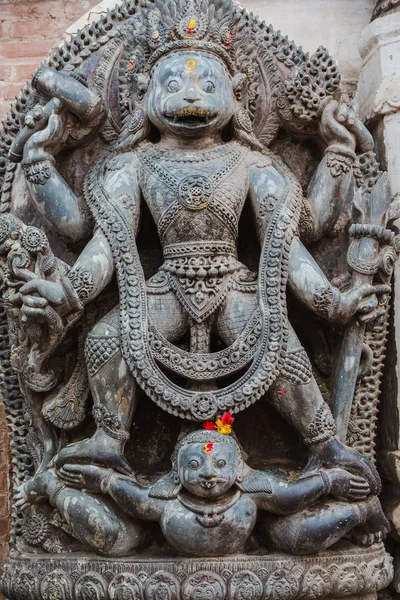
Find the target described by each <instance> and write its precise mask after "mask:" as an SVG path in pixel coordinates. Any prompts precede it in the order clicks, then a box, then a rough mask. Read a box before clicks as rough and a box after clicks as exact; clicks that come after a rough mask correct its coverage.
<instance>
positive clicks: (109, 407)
mask: <svg viewBox="0 0 400 600" xmlns="http://www.w3.org/2000/svg"><path fill="white" fill-rule="evenodd" d="M118 320H119V311H118V307H117V308H115V309H113V310H112V311H111V312H109V313H108V314H107V315H106V316H105V317H104V318H103V319H101V321H99V323H97V325H95V327H94V328H93V329H92V330H91V332H90V333H89V335H88V337H87V340H86V349H85V353H86V363H87V368H88V374H89V384H90V389H91V392H92V397H93V411H92V412H93V417H94V420H95V422H96V425H97V429H96V432H95V434H94V435H93V437H91V438H90V439H87V440H83V441H81V442H77V443H74V444H71V445H69V446H67V447H66V448H64V449H63V450H62V451H61V452H60V453H59V455H58V457H57V461H56V464H57V465H58V466H61V465H62V464H65V463H67V462H72V463H74V462H75V463H94V464H98V465H101V466H104V467H111V468H113V469H115V470H117V471H120V472H122V473H131V468H130V466H129V464H128V462H127V461H126V460H125V458H124V447H125V444H126V442H127V440H128V439H129V430H130V427H131V424H132V418H133V414H134V412H135V409H136V405H137V385H136V382H135V380H134V378H133V375H132V374H131V371H130V369H129V367H128V365H127V364H126V362H125V360H124V359H123V357H122V354H121V351H120V332H119V323H118Z"/></svg>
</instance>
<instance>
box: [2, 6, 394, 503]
mask: <svg viewBox="0 0 400 600" xmlns="http://www.w3.org/2000/svg"><path fill="white" fill-rule="evenodd" d="M120 14H121V23H120V25H119V26H118V27H116V30H115V34H114V35H113V37H112V38H111V39H110V38H107V35H106V33H104V35H105V38H104V40H103V42H101V43H102V44H103V46H104V48H103V49H100V50H99V52H98V53H97V54H96V52H94V51H93V56H92V57H90V56H89V55H88V56H89V58H88V60H87V61H86V62H83V64H81V65H80V70H78V71H77V70H76V69H75V68H74V67H73V64H74V63H72V64H71V65H67V67H68V68H66V69H64V72H63V71H62V70H61V67H60V68H58V67H57V65H56V64H55V63H54V61H53V63H52V62H51V61H50V67H54V66H56V67H57V69H56V70H54V69H51V68H50V67H40V68H39V70H38V71H37V73H36V75H35V77H34V79H33V82H32V85H33V88H32V91H31V93H32V95H33V98H34V100H35V101H36V102H38V105H37V106H36V108H32V110H30V111H29V112H28V113H27V115H26V116H25V127H24V129H22V130H21V132H20V134H19V136H17V138H16V140H15V141H14V144H13V146H12V148H11V151H10V156H11V157H13V158H14V160H18V158H19V156H20V154H21V152H22V153H23V160H22V169H21V175H20V177H21V178H22V177H23V178H24V182H25V184H26V186H27V190H28V192H29V199H28V201H27V202H28V203H29V207H30V209H29V210H31V209H32V208H33V209H34V211H35V217H32V220H31V221H30V223H31V224H30V225H24V224H23V223H21V221H19V220H18V218H17V217H18V216H21V210H20V209H19V208H18V206H17V204H16V205H15V206H14V209H13V211H14V213H15V215H16V216H13V217H12V218H11V217H10V218H9V217H2V220H1V222H0V225H1V229H0V236H1V237H0V242H1V246H0V253H1V255H2V256H3V257H4V261H3V262H4V265H5V266H4V273H5V278H4V279H5V282H6V292H5V301H6V306H7V311H8V314H9V317H10V319H11V322H12V324H13V325H12V334H13V340H14V350H13V364H14V367H15V368H16V369H17V370H18V371H19V373H20V380H21V381H22V382H23V383H22V385H23V388H24V390H25V393H26V398H27V400H26V402H27V405H28V406H29V410H28V411H27V412H28V413H29V414H30V415H31V418H32V420H33V423H34V426H35V428H36V431H37V433H38V435H39V437H40V438H41V447H42V452H41V462H40V465H39V466H38V471H39V472H43V471H45V470H46V468H48V466H49V463H50V467H51V468H52V469H53V468H56V469H62V468H63V467H64V466H65V465H71V464H73V465H96V466H97V467H99V468H101V469H111V470H114V471H115V472H116V473H119V474H124V475H130V474H131V473H132V467H131V465H130V464H129V461H128V460H127V458H126V457H125V453H124V449H125V445H126V443H127V440H128V439H129V437H130V431H131V426H132V422H133V419H134V414H135V409H136V406H137V402H138V396H139V392H140V390H141V391H142V392H144V393H145V395H146V396H147V397H148V401H149V402H150V401H153V402H155V403H156V404H157V405H158V406H159V407H161V409H163V410H165V411H167V412H168V413H170V414H172V415H174V416H175V417H176V418H179V419H183V420H187V421H197V422H204V421H208V420H210V419H215V418H217V417H218V416H220V415H221V414H223V413H225V412H226V411H230V412H231V413H239V412H240V411H242V410H244V409H245V408H247V407H249V406H250V405H251V404H253V403H254V402H255V401H257V400H259V399H260V398H261V397H264V396H265V395H268V399H269V401H270V403H271V404H272V405H273V407H274V408H275V409H276V410H277V411H278V412H279V413H280V414H281V415H282V416H283V417H284V419H286V420H287V421H288V422H289V423H290V424H291V425H292V426H293V427H294V428H295V429H296V430H297V432H298V433H299V435H300V436H301V438H302V440H303V442H304V444H305V445H306V446H307V447H308V448H309V453H310V461H309V471H310V472H311V471H312V469H318V468H320V467H321V466H326V467H328V468H329V467H333V466H338V465H341V466H343V467H346V468H349V469H350V471H353V472H355V473H357V474H358V476H361V477H364V478H365V479H366V480H367V481H368V485H369V486H370V488H369V489H370V490H371V493H372V494H373V493H376V491H377V490H378V488H379V478H378V476H377V474H376V472H375V469H374V468H373V467H372V465H371V464H370V463H369V462H368V461H367V460H366V459H365V458H362V457H361V456H360V455H359V454H358V453H357V452H355V451H354V450H352V449H350V448H348V447H346V446H345V445H344V444H343V443H342V442H340V441H339V440H338V439H337V438H336V437H335V436H336V425H335V422H334V419H333V417H332V414H331V412H330V409H329V408H328V405H327V404H326V403H325V401H324V399H323V396H322V393H321V391H320V388H319V386H318V384H317V382H316V380H315V378H314V376H313V370H312V367H311V363H310V360H309V357H308V355H307V353H306V352H305V350H304V348H303V346H302V344H301V343H300V341H299V338H298V336H297V335H296V332H295V330H294V328H293V326H292V325H291V323H290V322H289V320H288V311H287V294H288V291H289V290H290V293H291V294H292V295H293V296H294V297H295V298H296V299H297V300H298V301H299V302H300V303H302V304H303V305H304V306H305V307H306V308H307V309H309V310H310V311H312V312H314V313H315V314H316V315H319V316H320V317H322V318H323V319H325V320H327V321H330V322H332V323H337V324H341V325H345V324H347V323H348V322H350V320H351V319H352V318H353V317H355V315H357V314H358V313H359V312H362V314H363V317H364V319H365V320H368V316H369V315H371V318H374V316H376V309H377V305H378V300H377V295H376V294H377V293H379V292H381V293H382V292H383V293H385V292H387V289H386V288H385V287H384V286H383V287H382V286H381V289H378V288H376V287H374V286H373V285H372V280H370V281H368V282H364V283H363V284H361V285H357V286H350V287H349V288H347V289H346V290H345V291H343V290H341V289H339V288H338V287H335V286H334V285H332V283H331V282H330V281H329V280H328V278H327V276H326V275H325V273H324V272H323V270H322V269H321V267H320V266H319V265H318V264H317V262H316V261H315V260H314V258H313V257H312V255H311V254H310V252H309V251H308V250H307V248H306V245H305V244H307V243H308V242H311V241H312V242H316V241H318V240H320V239H321V238H322V237H323V236H324V235H326V234H327V232H329V231H330V230H331V229H332V227H333V226H334V224H335V223H336V221H337V220H338V218H339V215H340V214H341V212H342V209H343V205H344V202H345V200H346V198H347V196H348V193H349V190H350V189H351V186H352V167H353V164H354V162H355V160H356V150H359V151H361V152H367V151H369V150H370V149H371V137H370V135H369V133H368V132H367V130H366V129H365V127H364V126H363V125H362V123H361V122H360V121H359V120H358V118H357V116H356V114H355V112H354V110H353V108H352V107H351V106H350V105H348V104H346V103H345V102H342V96H341V93H340V90H339V82H340V77H339V75H338V71H337V67H336V64H335V63H334V61H332V59H330V57H329V56H328V55H327V53H326V51H324V50H319V51H318V52H317V54H316V55H315V56H314V57H313V58H312V59H310V60H309V59H308V58H307V57H305V55H304V54H303V53H302V52H301V51H300V50H297V49H295V48H294V47H292V46H290V45H289V44H288V43H287V41H285V40H283V39H281V38H279V36H278V35H277V34H275V33H274V32H273V31H272V29H271V28H268V27H266V25H265V24H264V23H260V22H259V21H258V20H257V19H256V18H255V17H253V16H251V15H249V14H248V13H247V12H246V11H244V10H243V9H241V8H240V7H239V6H238V5H236V4H232V3H230V2H222V1H221V0H191V1H190V2H184V1H181V0H167V1H164V2H161V1H160V2H159V1H155V2H148V3H141V2H134V1H133V0H132V1H131V0H128V1H127V2H125V4H124V5H123V6H122V7H121V8H120ZM105 40H106V41H105ZM99 43H100V42H99ZM101 43H100V46H101ZM89 54H90V52H89ZM67 62H68V61H67ZM280 127H284V128H286V129H287V130H291V131H296V132H301V133H302V134H303V135H308V136H314V137H315V138H317V139H318V140H319V142H320V143H321V144H322V145H323V146H324V154H323V156H322V157H321V159H320V162H319V164H318V165H316V168H315V172H314V174H313V177H312V179H311V181H310V183H309V186H308V191H307V194H306V196H305V195H304V194H303V189H302V186H301V185H300V183H299V181H298V180H297V179H296V177H295V175H294V174H293V172H292V171H291V169H289V167H288V166H287V165H286V164H285V163H284V162H283V160H282V159H281V158H280V157H279V156H278V155H277V154H276V153H274V152H272V151H271V150H270V149H269V146H270V145H271V143H272V141H273V140H274V139H275V138H276V135H277V133H278V130H279V128H280ZM76 147H78V150H73V149H74V148H76ZM82 148H86V152H85V157H86V158H85V160H86V161H89V162H91V165H90V169H89V171H88V173H87V174H86V173H84V171H85V168H86V163H85V166H84V167H82V166H81V165H79V164H78V159H76V158H75V162H74V163H72V162H71V161H70V162H68V160H69V159H68V158H67V159H66V162H67V164H68V168H66V167H65V166H64V167H63V166H62V164H64V163H63V160H64V159H63V158H62V157H65V156H68V152H71V151H72V154H73V153H74V152H75V156H78V157H79V156H80V155H79V151H80V150H79V149H82ZM77 152H78V154H76V153H77ZM73 167H74V168H75V169H76V172H77V173H78V175H76V177H75V179H74V177H72V179H74V181H73V182H71V181H69V177H70V174H71V170H73ZM84 175H85V176H84ZM83 180H84V181H83ZM21 185H22V184H21ZM14 204H15V200H14ZM245 210H247V212H246V219H247V220H248V221H251V222H252V223H253V225H252V226H253V230H252V231H253V233H252V234H251V236H250V237H251V241H252V243H253V245H254V248H255V250H254V252H253V251H252V254H251V259H249V256H248V253H247V255H246V252H239V250H240V243H241V239H240V219H241V217H242V215H243V214H244V211H245ZM30 214H33V213H32V210H31V213H30ZM143 216H144V218H147V219H151V220H152V222H153V224H154V226H155V228H156V232H157V233H156V235H153V238H152V240H151V245H152V246H153V249H154V253H155V252H156V250H155V249H156V248H157V247H158V246H159V247H160V250H161V254H162V258H161V260H160V261H157V259H156V258H155V256H156V254H154V256H153V257H152V261H153V262H152V264H153V268H152V273H151V276H147V277H146V276H145V271H146V260H143V258H142V257H141V255H140V254H139V252H140V251H141V248H140V225H141V219H142V217H143ZM32 224H34V225H40V227H44V228H45V230H46V231H47V232H48V237H49V240H50V242H49V241H48V240H47V238H46V236H45V235H44V233H43V232H41V231H39V229H37V228H35V227H33V226H32ZM38 232H39V233H38ZM35 236H36V237H35ZM138 236H139V237H138ZM53 240H56V241H54V243H53ZM138 240H139V241H138ZM34 242H35V243H34ZM137 242H138V243H137ZM50 246H51V247H52V249H53V252H54V254H55V255H57V258H55V256H54V254H53V252H52V251H51V250H50ZM238 249H239V250H238ZM246 256H247V258H246ZM21 257H22V258H21ZM156 263H157V264H156ZM250 267H251V268H250ZM115 282H116V283H117V286H118V294H117V295H114V296H112V293H110V294H108V296H107V294H106V292H107V291H108V290H110V289H112V286H113V285H114V286H115ZM104 298H105V300H104V306H103V300H102V299H104ZM110 298H111V300H110ZM99 315H100V316H99ZM71 348H73V349H74V352H73V353H72V354H74V353H75V358H74V360H72V359H70V358H69V357H70V355H71ZM63 353H64V356H66V357H67V358H66V359H65V360H64V361H63V360H62V356H63ZM76 357H77V358H76ZM89 389H90V392H91V397H92V399H93V409H92V415H93V419H94V423H95V425H96V428H95V431H94V433H93V434H92V435H91V434H90V433H86V434H83V435H82V436H81V437H83V438H84V439H83V440H82V439H81V441H79V442H76V441H75V443H73V444H70V445H65V438H64V437H63V436H62V435H60V431H63V430H66V431H68V430H74V429H76V428H79V427H80V426H81V423H82V422H83V421H84V419H85V418H87V405H86V399H87V395H88V390H89ZM150 399H151V400H150ZM265 427H266V428H268V425H267V424H266V425H265ZM75 437H77V436H75Z"/></svg>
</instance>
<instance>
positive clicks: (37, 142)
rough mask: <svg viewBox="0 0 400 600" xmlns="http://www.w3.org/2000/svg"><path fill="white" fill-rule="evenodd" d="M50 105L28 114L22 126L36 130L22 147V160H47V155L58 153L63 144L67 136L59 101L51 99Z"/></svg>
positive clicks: (37, 108) (38, 107) (36, 108)
mask: <svg viewBox="0 0 400 600" xmlns="http://www.w3.org/2000/svg"><path fill="white" fill-rule="evenodd" d="M49 105H50V103H49V104H48V105H46V106H45V107H42V106H40V105H37V106H35V108H34V109H33V110H32V111H30V112H28V113H27V115H26V117H25V120H24V124H25V125H26V126H27V127H32V128H34V129H36V130H37V129H38V126H40V125H41V126H42V127H41V128H40V129H39V131H36V132H35V133H33V134H32V135H31V136H30V137H29V139H28V141H27V142H26V144H25V146H24V160H25V161H37V160H39V159H42V160H43V159H46V158H48V156H47V154H48V155H49V156H50V157H52V156H54V155H55V154H57V152H59V151H60V149H61V147H62V144H63V142H64V141H65V138H66V136H67V131H66V119H65V116H64V114H63V112H60V111H61V109H62V104H61V102H60V101H59V100H57V99H53V100H52V101H51V107H50V108H49V109H47V107H48V106H49Z"/></svg>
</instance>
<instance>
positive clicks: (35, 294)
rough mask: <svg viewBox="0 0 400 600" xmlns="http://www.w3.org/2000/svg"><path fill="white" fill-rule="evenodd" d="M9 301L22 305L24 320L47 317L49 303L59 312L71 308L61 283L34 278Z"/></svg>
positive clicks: (17, 305) (62, 312)
mask: <svg viewBox="0 0 400 600" xmlns="http://www.w3.org/2000/svg"><path fill="white" fill-rule="evenodd" d="M8 302H9V303H10V304H12V305H13V306H15V307H20V308H21V312H22V320H23V321H26V320H27V319H33V320H35V319H37V320H45V319H46V318H47V310H46V309H47V307H48V305H50V306H52V307H54V308H55V309H56V311H57V312H58V313H59V314H65V313H67V312H68V311H69V310H70V304H69V301H68V298H67V296H66V294H65V290H64V287H63V286H62V284H61V283H54V282H51V281H45V280H44V279H32V280H31V281H28V282H27V283H25V284H24V285H23V286H22V287H21V288H20V291H19V292H18V293H17V294H15V295H14V296H12V297H10V298H9V300H8Z"/></svg>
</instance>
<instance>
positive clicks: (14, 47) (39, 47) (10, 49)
mask: <svg viewBox="0 0 400 600" xmlns="http://www.w3.org/2000/svg"><path fill="white" fill-rule="evenodd" d="M54 43H55V42H53V41H49V40H38V41H36V42H6V43H5V44H2V45H1V46H0V54H1V55H2V56H4V57H5V58H21V57H27V58H31V57H35V56H37V57H38V58H42V57H44V56H46V55H47V54H48V53H49V51H50V50H51V48H52V46H53V44H54Z"/></svg>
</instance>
